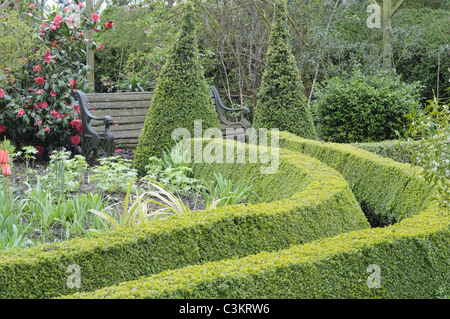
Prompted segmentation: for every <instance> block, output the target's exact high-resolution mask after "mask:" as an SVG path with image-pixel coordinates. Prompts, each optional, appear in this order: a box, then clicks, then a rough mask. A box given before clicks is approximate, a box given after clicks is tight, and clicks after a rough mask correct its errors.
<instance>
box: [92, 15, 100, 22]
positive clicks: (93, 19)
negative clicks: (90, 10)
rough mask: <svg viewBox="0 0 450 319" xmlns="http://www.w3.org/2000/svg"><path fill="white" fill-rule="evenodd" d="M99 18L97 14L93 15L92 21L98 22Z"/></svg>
mask: <svg viewBox="0 0 450 319" xmlns="http://www.w3.org/2000/svg"><path fill="white" fill-rule="evenodd" d="M98 18H99V16H98V14H97V13H94V14H93V15H92V21H97V20H98Z"/></svg>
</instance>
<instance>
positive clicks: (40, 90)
mask: <svg viewBox="0 0 450 319" xmlns="http://www.w3.org/2000/svg"><path fill="white" fill-rule="evenodd" d="M42 92H44V90H43V89H39V90H37V91H36V95H41V94H42Z"/></svg>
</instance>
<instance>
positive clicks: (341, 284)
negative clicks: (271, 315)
mask: <svg viewBox="0 0 450 319" xmlns="http://www.w3.org/2000/svg"><path fill="white" fill-rule="evenodd" d="M449 232H450V218H449V217H448V216H444V215H442V214H438V213H437V212H436V210H435V209H430V210H428V211H427V212H424V213H421V214H419V215H417V216H414V217H412V218H407V219H405V220H403V221H402V222H400V223H398V224H395V225H391V226H389V227H386V228H372V229H365V230H360V231H353V232H350V233H346V234H340V235H337V236H335V237H333V238H326V239H322V240H317V241H313V242H309V243H306V244H304V245H296V246H293V247H292V248H290V249H286V250H282V251H278V252H262V253H259V254H256V255H252V256H247V257H244V258H241V259H231V260H222V261H219V262H210V263H207V264H203V265H192V266H188V267H185V268H181V269H175V270H169V271H164V272H162V273H159V274H155V275H152V276H150V277H147V278H141V279H139V280H136V281H131V282H125V283H122V284H120V285H118V286H113V287H106V288H103V289H100V290H97V291H94V292H89V293H76V294H72V295H68V296H64V297H63V298H68V299H78V298H80V299H84V298H88V299H96V298H101V299H107V298H114V299H118V298H247V299H251V298H320V299H323V298H333V299H336V298H351V299H359V298H390V299H397V298H442V297H444V298H445V297H446V298H448V296H449V295H450V284H449V271H450V236H449V235H450V234H449ZM372 269H377V270H378V274H379V278H380V279H379V281H378V285H377V282H376V281H374V278H373V275H374V274H375V272H374V271H373V270H372Z"/></svg>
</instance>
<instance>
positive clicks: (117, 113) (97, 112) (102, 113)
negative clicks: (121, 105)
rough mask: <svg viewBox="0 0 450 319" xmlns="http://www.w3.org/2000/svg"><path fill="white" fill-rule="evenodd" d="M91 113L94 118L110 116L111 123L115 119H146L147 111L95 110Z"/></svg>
mask: <svg viewBox="0 0 450 319" xmlns="http://www.w3.org/2000/svg"><path fill="white" fill-rule="evenodd" d="M91 113H92V114H93V115H95V116H105V115H110V116H112V118H113V121H114V118H115V117H141V116H144V117H146V116H147V113H148V109H128V110H123V109H117V110H95V111H91ZM114 122H115V121H114Z"/></svg>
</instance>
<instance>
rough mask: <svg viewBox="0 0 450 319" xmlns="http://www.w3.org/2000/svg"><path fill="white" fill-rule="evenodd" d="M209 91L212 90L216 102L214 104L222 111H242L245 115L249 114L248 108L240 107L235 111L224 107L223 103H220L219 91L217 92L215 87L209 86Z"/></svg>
mask: <svg viewBox="0 0 450 319" xmlns="http://www.w3.org/2000/svg"><path fill="white" fill-rule="evenodd" d="M211 90H212V92H213V95H214V99H215V100H216V104H217V105H219V106H220V107H221V108H222V109H224V110H225V111H228V112H230V113H231V112H238V111H243V112H244V113H245V114H249V113H250V109H249V108H248V107H245V106H244V107H240V108H237V109H232V108H229V107H226V106H225V105H224V104H223V103H222V100H221V98H220V95H219V91H218V90H217V88H216V87H214V86H211Z"/></svg>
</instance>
